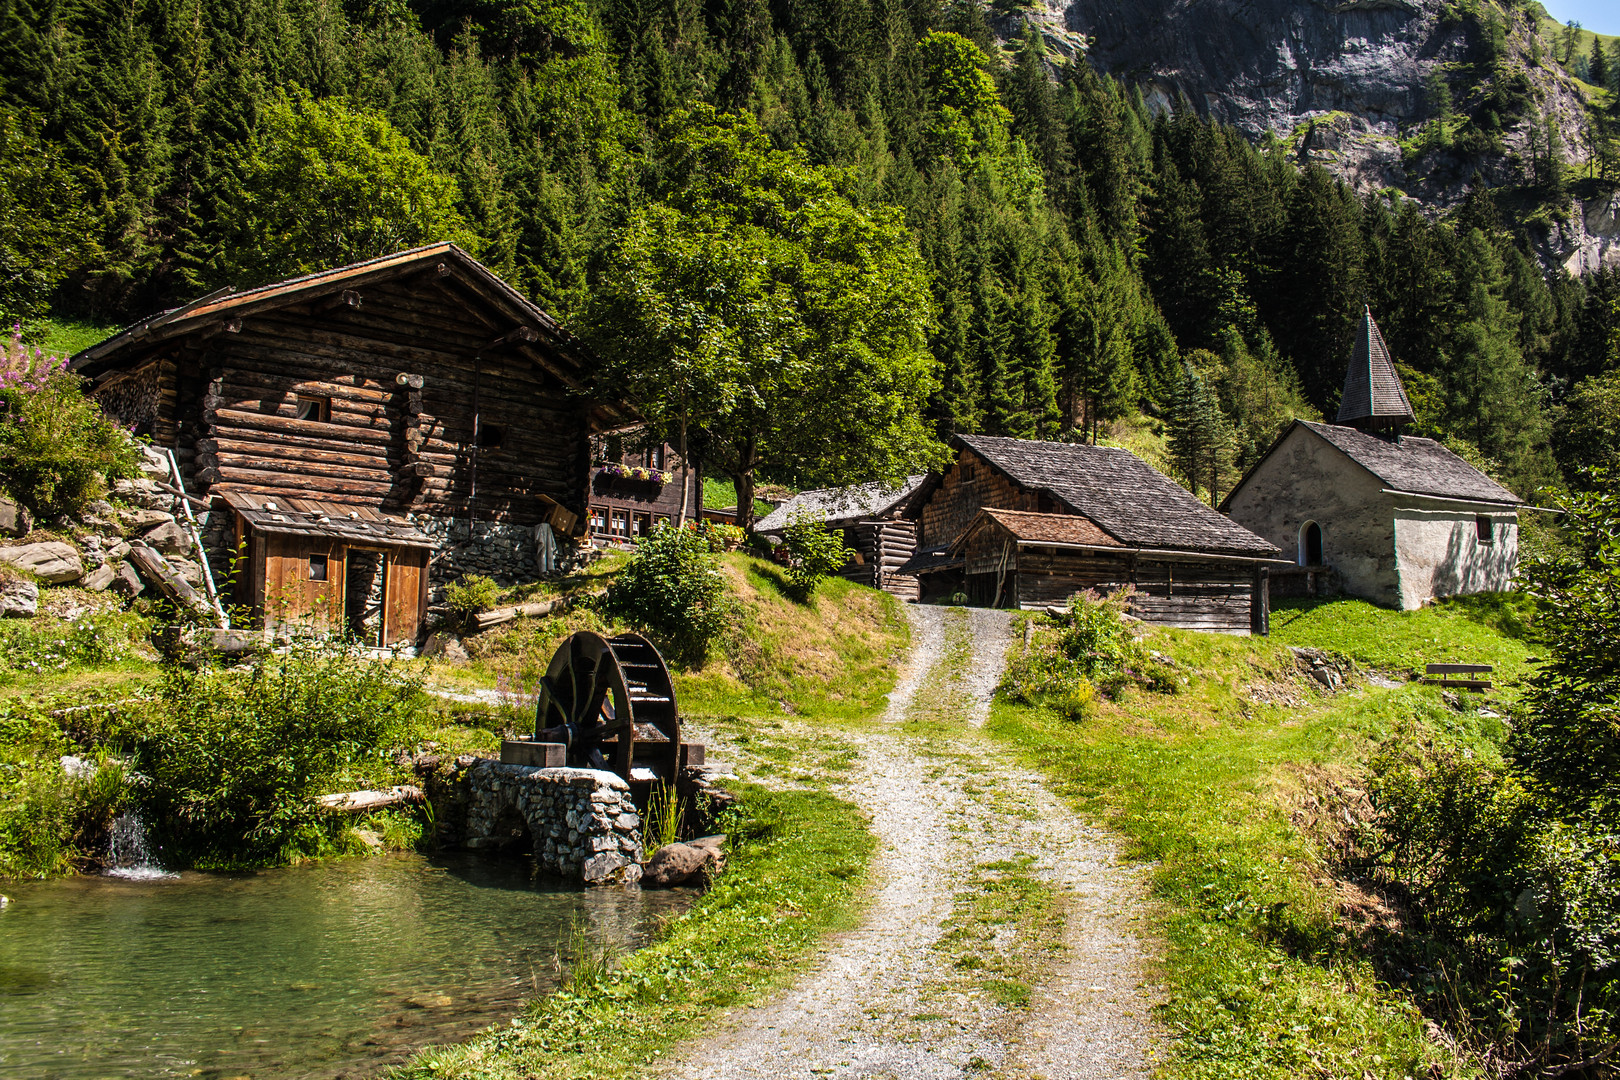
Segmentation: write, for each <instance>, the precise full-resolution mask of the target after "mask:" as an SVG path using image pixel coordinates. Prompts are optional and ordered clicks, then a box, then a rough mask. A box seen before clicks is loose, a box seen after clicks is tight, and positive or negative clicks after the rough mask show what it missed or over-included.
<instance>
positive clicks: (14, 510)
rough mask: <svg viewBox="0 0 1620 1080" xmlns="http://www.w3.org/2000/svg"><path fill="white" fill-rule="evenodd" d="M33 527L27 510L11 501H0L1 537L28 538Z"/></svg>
mask: <svg viewBox="0 0 1620 1080" xmlns="http://www.w3.org/2000/svg"><path fill="white" fill-rule="evenodd" d="M33 527H34V521H33V518H31V517H29V516H28V511H27V510H24V509H23V508H22V507H20V506H18V505H17V504H16V503H14V502H12V501H11V500H10V499H0V536H27V535H28V530H29V529H32V528H33Z"/></svg>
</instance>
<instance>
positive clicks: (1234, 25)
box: [997, 0, 1620, 272]
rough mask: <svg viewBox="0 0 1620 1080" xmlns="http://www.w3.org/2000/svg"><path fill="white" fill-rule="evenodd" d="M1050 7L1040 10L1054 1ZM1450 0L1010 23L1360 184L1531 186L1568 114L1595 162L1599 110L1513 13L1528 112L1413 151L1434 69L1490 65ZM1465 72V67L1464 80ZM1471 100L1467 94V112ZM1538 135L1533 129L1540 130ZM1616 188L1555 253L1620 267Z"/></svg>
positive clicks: (1129, 5)
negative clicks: (1472, 143) (1455, 143)
mask: <svg viewBox="0 0 1620 1080" xmlns="http://www.w3.org/2000/svg"><path fill="white" fill-rule="evenodd" d="M1043 3H1044V4H1045V5H1047V6H1041V5H1042V4H1043ZM1447 7H1448V5H1447V3H1446V0H1071V2H1069V3H1067V4H1063V3H1062V0H1037V5H1036V6H1035V7H1034V8H1032V9H1028V10H1025V11H1024V12H1021V13H1020V14H1018V15H1013V16H1006V17H1003V18H1002V19H1000V20H999V25H998V26H997V29H998V31H999V32H1000V33H1002V34H1003V35H1005V36H1006V37H1007V38H1009V39H1011V38H1015V37H1016V36H1018V35H1019V34H1021V33H1022V30H1023V25H1024V24H1026V23H1030V24H1033V25H1035V26H1036V27H1037V28H1038V29H1039V30H1040V32H1041V33H1042V34H1043V36H1044V37H1045V39H1046V41H1047V43H1048V46H1049V47H1050V48H1052V49H1053V50H1054V51H1055V52H1058V53H1060V54H1062V55H1065V56H1075V55H1078V54H1082V53H1083V54H1084V55H1085V56H1086V58H1087V59H1088V60H1089V62H1090V63H1091V64H1092V65H1093V66H1094V67H1095V68H1096V69H1097V70H1099V71H1103V72H1108V73H1110V74H1113V75H1114V76H1115V77H1116V78H1120V79H1123V80H1124V81H1125V82H1126V83H1128V84H1133V85H1138V86H1140V87H1141V88H1142V90H1143V92H1144V94H1146V95H1147V98H1148V101H1149V103H1150V104H1153V105H1155V106H1158V107H1162V108H1167V109H1168V108H1174V107H1176V105H1177V104H1178V103H1179V102H1180V101H1181V100H1182V99H1183V98H1184V97H1185V99H1186V100H1188V101H1190V102H1191V103H1192V104H1193V106H1194V107H1196V108H1197V109H1199V110H1200V111H1201V112H1204V113H1206V114H1208V115H1212V116H1214V117H1216V118H1217V119H1219V120H1222V121H1224V122H1226V123H1229V124H1232V125H1234V126H1236V127H1237V128H1239V129H1240V130H1242V131H1244V132H1245V133H1247V134H1248V135H1249V136H1250V137H1251V138H1254V139H1257V140H1258V139H1262V138H1265V137H1266V135H1267V133H1270V134H1272V135H1275V136H1276V137H1278V138H1280V139H1282V140H1284V141H1285V142H1287V143H1289V144H1290V145H1292V146H1293V147H1294V148H1296V149H1297V150H1298V152H1299V153H1300V155H1301V157H1302V158H1308V159H1311V160H1315V161H1319V162H1321V163H1322V164H1323V165H1325V166H1326V167H1327V168H1329V169H1330V170H1331V171H1333V172H1334V173H1336V174H1337V175H1339V176H1341V177H1343V178H1344V179H1345V180H1346V181H1348V182H1349V183H1351V184H1352V185H1353V186H1354V187H1355V188H1356V189H1357V190H1358V191H1361V192H1363V193H1365V192H1369V191H1377V190H1382V189H1385V188H1394V189H1397V190H1400V191H1402V192H1403V193H1405V194H1407V195H1409V196H1411V197H1412V198H1415V199H1418V200H1419V201H1420V202H1422V203H1423V204H1424V205H1426V206H1428V207H1431V208H1433V209H1435V210H1441V209H1444V208H1446V207H1449V206H1451V205H1454V204H1455V203H1456V202H1457V201H1458V200H1460V199H1461V198H1462V197H1463V196H1464V195H1466V193H1467V190H1468V184H1469V181H1470V179H1471V178H1472V177H1473V175H1474V173H1475V172H1476V171H1477V172H1479V173H1481V174H1482V175H1484V176H1485V177H1486V179H1488V180H1489V181H1490V182H1491V183H1492V184H1493V186H1512V185H1516V184H1521V183H1524V182H1525V180H1526V176H1527V172H1528V170H1529V168H1530V162H1531V160H1532V152H1531V151H1532V147H1531V143H1532V139H1540V138H1541V125H1542V124H1543V123H1544V122H1545V121H1544V118H1546V117H1551V118H1552V119H1553V120H1554V122H1555V123H1556V125H1557V127H1558V131H1559V135H1560V138H1561V142H1562V144H1563V150H1564V154H1565V157H1566V160H1568V161H1569V162H1570V163H1571V164H1573V165H1575V166H1577V168H1578V167H1580V166H1582V165H1584V164H1585V161H1586V155H1587V146H1586V138H1585V134H1586V124H1587V120H1586V113H1585V109H1584V108H1583V106H1582V101H1581V96H1580V94H1581V91H1580V89H1579V87H1578V86H1577V84H1576V83H1575V82H1574V81H1573V80H1572V79H1571V78H1570V77H1569V76H1568V75H1566V74H1565V73H1564V72H1563V71H1562V70H1561V69H1560V68H1558V66H1557V65H1556V64H1554V63H1553V62H1552V61H1551V60H1550V59H1545V60H1544V59H1542V52H1543V50H1542V48H1541V47H1540V46H1539V45H1538V43H1537V42H1536V41H1535V40H1534V38H1535V34H1536V29H1535V27H1534V24H1533V23H1532V22H1531V21H1530V20H1529V19H1527V18H1525V17H1523V16H1522V15H1520V16H1516V17H1514V19H1513V20H1512V21H1510V22H1508V25H1507V32H1506V35H1505V40H1504V43H1503V45H1504V48H1503V52H1502V55H1503V58H1504V59H1503V61H1502V64H1501V65H1500V67H1499V70H1505V71H1507V72H1510V73H1511V74H1512V75H1513V76H1514V77H1515V79H1516V80H1517V79H1518V77H1519V76H1522V80H1519V83H1520V86H1521V87H1526V88H1527V92H1528V94H1529V96H1530V101H1531V105H1530V107H1529V109H1528V111H1527V112H1526V113H1525V114H1524V115H1522V116H1518V117H1514V118H1512V119H1510V120H1507V121H1506V122H1505V123H1504V124H1503V129H1502V131H1501V137H1500V141H1499V144H1498V145H1497V146H1494V147H1491V148H1487V149H1483V150H1479V149H1475V150H1452V149H1447V150H1433V151H1428V152H1424V153H1410V152H1403V148H1402V145H1401V141H1402V140H1403V139H1405V140H1408V141H1410V140H1411V139H1412V137H1413V136H1415V135H1416V134H1417V133H1418V131H1419V129H1420V128H1421V126H1422V125H1423V124H1424V123H1425V122H1427V121H1429V120H1430V119H1431V118H1432V116H1431V108H1430V103H1429V102H1428V101H1427V99H1426V98H1427V96H1426V94H1425V91H1424V85H1425V80H1426V79H1427V78H1428V77H1429V75H1430V73H1431V71H1433V70H1434V69H1435V68H1436V66H1437V65H1448V66H1449V67H1450V69H1451V70H1452V71H1454V72H1466V71H1467V70H1469V66H1470V65H1476V66H1477V64H1478V58H1479V50H1480V48H1481V42H1480V41H1479V40H1478V37H1479V29H1478V26H1477V25H1474V26H1470V24H1469V23H1468V22H1466V21H1464V20H1458V19H1455V18H1448V16H1447ZM1462 78H1463V79H1464V81H1467V78H1468V77H1467V75H1466V74H1464V75H1463V76H1462ZM1466 98H1467V95H1466V94H1461V93H1459V94H1458V95H1457V99H1458V100H1457V103H1458V107H1459V108H1461V109H1464V110H1466V109H1467V108H1469V107H1470V106H1471V104H1472V105H1473V106H1474V107H1483V106H1479V105H1478V103H1470V102H1469V101H1468V100H1466ZM1533 133H1534V134H1533ZM1614 211H1615V208H1614V207H1612V206H1611V205H1610V201H1609V199H1608V198H1606V197H1605V198H1604V199H1602V200H1601V205H1600V206H1593V207H1587V206H1584V205H1581V204H1577V205H1576V206H1575V207H1574V208H1573V214H1572V217H1571V219H1570V221H1569V222H1568V223H1567V224H1561V225H1557V226H1554V227H1553V228H1551V229H1550V230H1548V233H1547V238H1546V239H1547V250H1546V254H1547V256H1548V258H1549V261H1558V262H1564V263H1566V264H1568V265H1569V266H1570V269H1571V270H1574V271H1576V272H1579V271H1581V270H1583V269H1591V268H1592V267H1593V266H1594V265H1598V264H1610V265H1614V264H1620V226H1617V224H1616V214H1615V212H1614Z"/></svg>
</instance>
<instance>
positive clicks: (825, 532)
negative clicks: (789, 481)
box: [782, 512, 852, 604]
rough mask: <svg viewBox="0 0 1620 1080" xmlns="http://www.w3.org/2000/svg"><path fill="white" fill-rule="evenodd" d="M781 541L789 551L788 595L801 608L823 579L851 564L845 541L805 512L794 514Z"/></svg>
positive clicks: (813, 594)
mask: <svg viewBox="0 0 1620 1080" xmlns="http://www.w3.org/2000/svg"><path fill="white" fill-rule="evenodd" d="M782 540H783V543H784V545H785V546H786V547H787V551H788V569H787V580H788V588H787V592H788V595H789V596H791V597H792V598H793V599H795V600H797V601H799V602H800V603H801V604H803V603H808V602H809V601H810V598H811V597H813V596H815V595H816V588H817V586H819V585H820V584H821V579H822V578H825V577H830V576H831V575H833V574H836V573H838V571H840V570H842V569H843V568H844V567H845V566H846V565H848V564H849V559H850V555H851V554H852V552H851V551H850V550H849V548H848V547H846V546H845V545H844V537H843V535H842V534H841V533H838V532H836V531H834V530H832V529H829V528H827V526H826V525H824V524H823V523H822V522H820V521H818V520H816V519H815V518H813V517H811V516H810V515H808V514H805V513H803V512H801V513H798V514H794V515H793V518H792V520H791V521H790V522H789V523H788V526H787V528H785V529H783V530H782Z"/></svg>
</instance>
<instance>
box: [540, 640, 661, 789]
mask: <svg viewBox="0 0 1620 1080" xmlns="http://www.w3.org/2000/svg"><path fill="white" fill-rule="evenodd" d="M534 736H535V739H536V741H538V742H554V743H556V742H560V743H563V744H564V745H566V746H567V761H568V764H569V765H570V766H572V767H574V768H581V769H610V770H612V771H613V772H616V773H618V774H619V775H620V776H622V777H624V778H625V779H626V780H628V781H631V782H632V783H635V782H650V781H654V780H662V781H666V782H673V781H674V780H675V778H676V774H677V773H678V772H679V770H680V760H681V719H680V712H679V710H678V709H677V708H676V705H675V685H674V683H672V682H671V681H670V677H669V667H668V665H666V664H665V663H664V658H663V656H661V655H660V654H659V652H658V650H657V649H656V648H654V647H653V644H652V642H650V641H648V640H647V639H646V638H644V637H642V636H641V635H640V634H619V635H617V636H615V637H611V638H609V637H604V636H602V635H601V634H595V633H591V632H590V631H586V630H582V631H580V632H579V633H577V634H575V635H574V636H573V637H571V638H569V639H568V640H567V641H565V642H563V643H562V645H560V646H558V648H557V654H556V655H555V656H553V657H552V658H551V666H550V667H549V668H547V670H546V677H545V678H544V679H543V680H541V683H540V698H539V700H538V701H537V702H536V703H535V714H534Z"/></svg>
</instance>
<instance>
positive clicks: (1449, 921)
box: [1365, 475, 1620, 1075]
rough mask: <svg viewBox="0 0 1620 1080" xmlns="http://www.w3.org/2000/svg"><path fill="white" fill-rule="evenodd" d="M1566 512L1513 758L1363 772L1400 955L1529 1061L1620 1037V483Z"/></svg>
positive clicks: (1402, 763)
mask: <svg viewBox="0 0 1620 1080" xmlns="http://www.w3.org/2000/svg"><path fill="white" fill-rule="evenodd" d="M1564 509H1565V511H1566V515H1565V517H1564V519H1563V521H1564V526H1563V532H1564V533H1565V537H1564V539H1565V543H1563V544H1561V545H1558V546H1557V547H1555V548H1550V549H1549V551H1548V552H1547V553H1545V554H1543V555H1540V556H1538V557H1534V558H1531V559H1529V560H1527V562H1526V564H1525V566H1524V568H1523V569H1524V575H1525V578H1526V579H1527V581H1528V583H1529V591H1530V592H1531V594H1532V595H1533V596H1535V597H1536V598H1537V599H1538V600H1539V601H1540V605H1541V608H1540V614H1539V618H1538V619H1537V622H1536V630H1537V632H1538V633H1540V634H1541V635H1542V637H1543V639H1544V641H1545V643H1546V645H1547V646H1548V652H1549V654H1550V655H1549V659H1548V660H1547V662H1546V663H1545V664H1544V666H1543V667H1542V668H1541V669H1540V670H1539V671H1538V672H1536V673H1535V674H1534V675H1533V676H1531V678H1530V680H1529V683H1530V685H1529V687H1528V689H1527V691H1526V692H1525V694H1524V696H1523V698H1522V699H1521V702H1520V704H1519V706H1518V709H1517V716H1516V717H1515V722H1514V724H1513V728H1512V732H1511V734H1510V736H1509V738H1508V742H1507V747H1506V756H1505V760H1504V761H1502V762H1496V761H1494V760H1482V758H1481V756H1480V755H1479V754H1478V753H1476V752H1474V751H1472V750H1471V749H1470V748H1459V747H1452V746H1444V745H1442V746H1430V747H1422V748H1418V749H1415V750H1408V749H1404V748H1403V749H1401V750H1399V751H1396V752H1390V753H1386V754H1383V755H1381V756H1379V757H1378V758H1376V759H1375V760H1374V761H1373V762H1372V763H1371V766H1372V769H1371V771H1372V780H1371V782H1370V783H1369V785H1368V793H1369V797H1370V798H1371V800H1372V803H1373V807H1374V809H1375V810H1376V812H1377V817H1376V819H1375V820H1374V822H1373V824H1372V825H1371V826H1370V827H1369V829H1368V830H1367V835H1366V838H1365V851H1366V861H1367V867H1366V868H1365V869H1366V870H1367V871H1368V872H1370V874H1371V875H1372V876H1373V877H1374V878H1375V880H1377V881H1378V882H1380V883H1381V884H1382V885H1383V886H1384V888H1385V889H1386V890H1388V891H1390V892H1392V893H1394V894H1396V895H1397V896H1398V897H1400V898H1401V899H1402V900H1403V901H1404V904H1405V907H1406V909H1407V911H1408V912H1409V913H1410V914H1409V917H1408V919H1407V920H1406V925H1405V926H1404V927H1403V928H1402V929H1401V931H1399V932H1397V933H1395V934H1393V935H1392V940H1391V941H1390V942H1389V943H1388V944H1387V946H1386V951H1387V954H1388V956H1389V963H1388V964H1387V965H1386V966H1387V968H1388V970H1390V971H1391V973H1392V974H1393V975H1394V976H1395V977H1396V978H1398V979H1400V980H1402V981H1404V982H1405V983H1406V984H1407V986H1408V988H1409V989H1410V990H1411V991H1412V992H1413V993H1414V995H1415V996H1416V997H1417V998H1418V1000H1419V1002H1420V1003H1421V1004H1422V1005H1423V1006H1424V1008H1425V1011H1426V1012H1428V1013H1429V1015H1430V1016H1432V1017H1434V1018H1435V1019H1438V1020H1441V1021H1442V1022H1447V1023H1449V1024H1450V1025H1451V1026H1452V1027H1453V1029H1454V1030H1456V1032H1457V1034H1459V1035H1460V1036H1461V1037H1462V1039H1463V1041H1464V1042H1466V1043H1471V1044H1475V1045H1477V1046H1479V1047H1480V1048H1481V1049H1482V1050H1484V1051H1485V1052H1486V1056H1487V1057H1496V1058H1498V1059H1501V1060H1509V1061H1515V1062H1518V1063H1519V1065H1518V1066H1517V1067H1518V1068H1519V1069H1521V1070H1522V1071H1523V1074H1526V1075H1527V1074H1529V1073H1531V1072H1535V1073H1536V1074H1537V1075H1564V1074H1568V1073H1572V1072H1579V1071H1580V1070H1581V1066H1580V1065H1579V1064H1578V1063H1580V1062H1584V1061H1587V1059H1589V1058H1594V1057H1597V1058H1601V1057H1603V1056H1605V1055H1607V1054H1608V1053H1610V1052H1611V1051H1612V1050H1613V1048H1614V1047H1615V1046H1617V1045H1620V782H1617V781H1616V776H1617V775H1620V772H1617V770H1620V484H1617V483H1616V479H1615V478H1613V477H1606V476H1602V475H1599V476H1597V477H1595V478H1594V482H1593V484H1592V490H1591V491H1589V492H1584V493H1580V494H1576V495H1573V496H1571V497H1569V498H1568V499H1566V500H1564ZM1605 1067H1606V1066H1605ZM1594 1075H1596V1074H1594Z"/></svg>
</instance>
